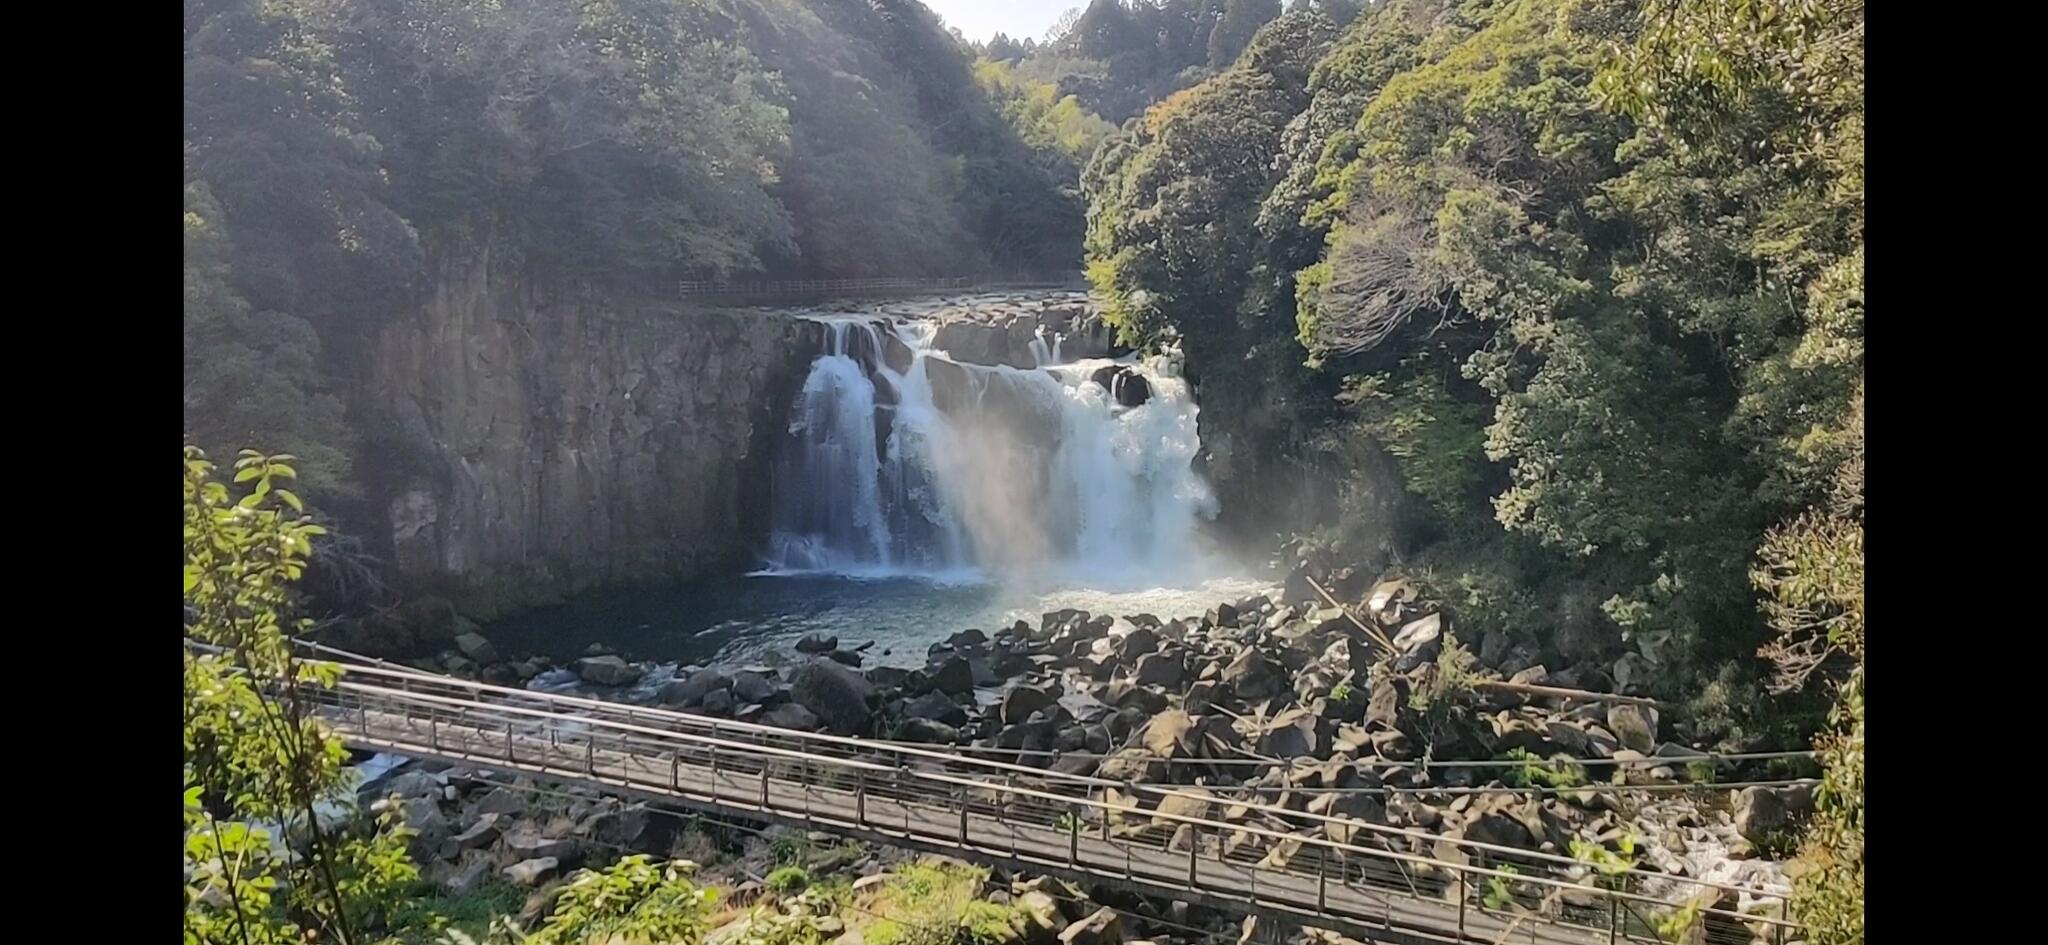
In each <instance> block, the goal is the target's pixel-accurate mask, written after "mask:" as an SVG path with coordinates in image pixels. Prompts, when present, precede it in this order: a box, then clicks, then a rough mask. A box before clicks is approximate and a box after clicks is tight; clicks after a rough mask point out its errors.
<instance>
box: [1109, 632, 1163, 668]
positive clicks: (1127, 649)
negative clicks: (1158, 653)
mask: <svg viewBox="0 0 2048 945" xmlns="http://www.w3.org/2000/svg"><path fill="white" fill-rule="evenodd" d="M1127 626H1129V627H1130V628H1129V630H1128V631H1127V632H1125V633H1123V634H1122V635H1120V636H1117V637H1115V638H1114V639H1115V640H1116V653H1117V655H1118V656H1120V657H1122V658H1123V659H1124V660H1125V661H1126V662H1128V661H1131V660H1135V659H1137V658H1138V657H1141V656H1144V655H1146V654H1148V653H1151V652H1153V651H1154V650H1157V649H1159V634H1158V632H1157V631H1155V630H1153V629H1152V628H1150V627H1139V626H1134V625H1127Z"/></svg>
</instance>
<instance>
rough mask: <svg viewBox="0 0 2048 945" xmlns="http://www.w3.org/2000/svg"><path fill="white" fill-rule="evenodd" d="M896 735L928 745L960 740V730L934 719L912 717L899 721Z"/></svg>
mask: <svg viewBox="0 0 2048 945" xmlns="http://www.w3.org/2000/svg"><path fill="white" fill-rule="evenodd" d="M896 737H897V738H898V739H901V740H903V741H906V742H919V743H922V744H926V745H951V744H953V743H955V742H957V741H959V740H960V731H959V730H958V729H956V728H954V727H953V726H951V725H947V724H946V723H944V722H940V721H936V720H933V719H918V718H911V719H904V720H903V721H902V722H900V723H897V726H896Z"/></svg>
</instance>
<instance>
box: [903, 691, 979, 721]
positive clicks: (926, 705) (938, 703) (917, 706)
mask: <svg viewBox="0 0 2048 945" xmlns="http://www.w3.org/2000/svg"><path fill="white" fill-rule="evenodd" d="M903 716H904V717H905V718H910V719H925V720H928V721H932V722H941V723H944V724H945V725H948V726H951V727H953V728H958V727H960V726H962V725H966V724H967V710H966V709H963V708H961V707H960V703H957V702H954V701H953V700H952V699H951V698H950V697H948V696H947V695H946V694H945V693H943V692H927V693H925V694H924V695H921V696H918V697H917V698H915V699H911V700H909V701H907V702H905V703H904V704H903Z"/></svg>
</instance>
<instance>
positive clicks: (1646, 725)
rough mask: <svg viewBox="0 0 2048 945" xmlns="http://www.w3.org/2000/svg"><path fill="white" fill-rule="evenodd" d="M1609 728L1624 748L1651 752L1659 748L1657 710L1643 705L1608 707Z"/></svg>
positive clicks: (1645, 752) (1646, 752)
mask: <svg viewBox="0 0 2048 945" xmlns="http://www.w3.org/2000/svg"><path fill="white" fill-rule="evenodd" d="M1607 728H1608V729H1609V730H1610V731H1612V732H1614V737H1615V738H1618V739H1620V740H1621V745H1622V747H1623V748H1627V749H1630V750H1631V751H1639V752H1642V753H1643V754H1646V755H1647V754H1650V753H1652V752H1654V751H1656V750H1657V710H1656V709H1653V708H1650V707H1649V706H1643V705H1612V706H1608V707H1607Z"/></svg>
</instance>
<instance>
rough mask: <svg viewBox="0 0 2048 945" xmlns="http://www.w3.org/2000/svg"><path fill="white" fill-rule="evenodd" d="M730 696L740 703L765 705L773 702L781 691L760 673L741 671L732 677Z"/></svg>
mask: <svg viewBox="0 0 2048 945" xmlns="http://www.w3.org/2000/svg"><path fill="white" fill-rule="evenodd" d="M732 694H733V697H734V698H736V699H738V700H739V701H740V702H741V703H761V704H766V703H769V702H773V701H774V700H775V697H776V696H778V695H781V694H782V690H780V689H777V688H776V687H775V684H774V683H772V682H769V681H768V677H766V676H763V675H761V674H760V673H752V672H745V671H742V672H739V673H736V674H734V675H733V677H732Z"/></svg>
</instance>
